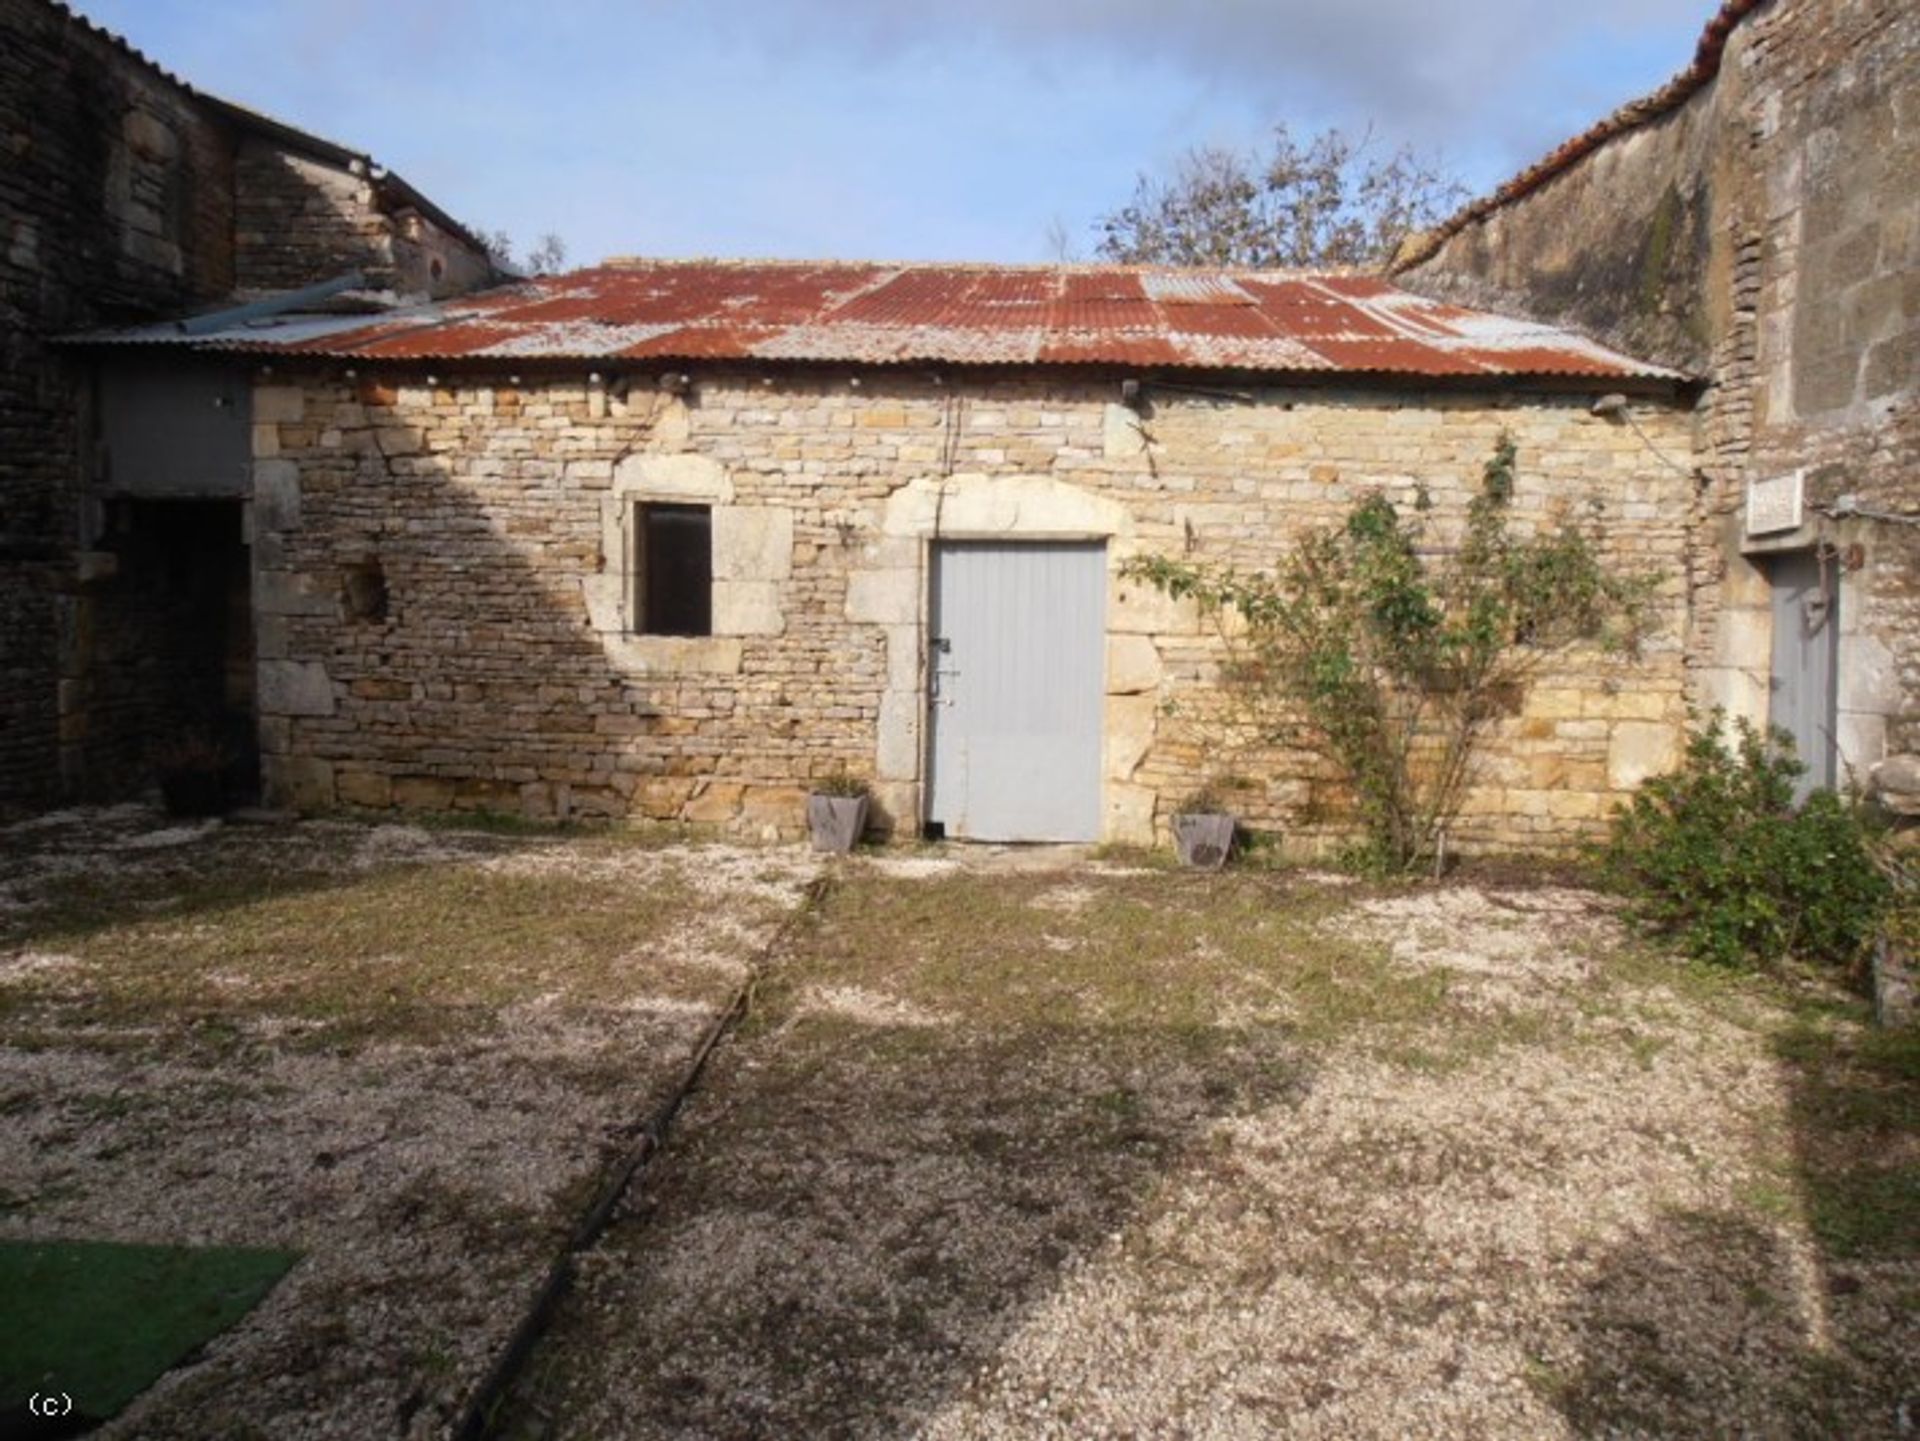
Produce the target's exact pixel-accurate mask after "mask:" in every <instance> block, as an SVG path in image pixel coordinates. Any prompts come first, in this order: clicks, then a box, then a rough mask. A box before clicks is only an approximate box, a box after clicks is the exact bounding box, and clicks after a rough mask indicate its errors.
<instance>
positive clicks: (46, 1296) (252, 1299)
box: [0, 1241, 298, 1419]
mask: <svg viewBox="0 0 1920 1441" xmlns="http://www.w3.org/2000/svg"><path fill="white" fill-rule="evenodd" d="M297 1259H298V1257H297V1256H296V1255H295V1254H294V1253H292V1252H289V1251H255V1250H233V1249H190V1248H186V1247H174V1246H122V1245H109V1244H106V1243H102V1242H88V1241H53V1242H21V1241H13V1242H0V1396H4V1397H6V1398H7V1404H8V1405H14V1404H18V1402H19V1401H23V1400H24V1399H25V1398H26V1397H28V1396H31V1395H32V1394H34V1393H35V1392H65V1393H67V1394H69V1395H71V1396H72V1397H73V1401H74V1406H75V1410H76V1411H77V1412H80V1413H84V1414H85V1415H86V1416H88V1417H96V1418H100V1419H105V1418H107V1417H110V1416H113V1415H114V1414H116V1413H117V1412H118V1411H120V1409H121V1408H122V1407H124V1406H125V1405H126V1404H127V1403H128V1402H129V1401H131V1400H132V1399H133V1398H134V1397H135V1396H137V1395H138V1394H139V1393H140V1392H141V1391H143V1390H145V1389H146V1388H147V1387H148V1386H150V1385H151V1384H152V1383H153V1382H154V1380H155V1379H156V1378H157V1377H158V1376H159V1375H160V1374H161V1373H162V1372H164V1371H166V1370H167V1369H168V1368H170V1367H172V1366H174V1365H177V1364H178V1363H179V1362H180V1361H181V1360H182V1359H183V1358H185V1357H186V1356H188V1355H189V1354H191V1353H192V1352H193V1351H194V1350H196V1349H197V1348H198V1347H200V1346H202V1345H204V1344H205V1343H206V1342H207V1341H208V1340H209V1339H211V1338H212V1337H214V1336H216V1335H218V1334H219V1333H220V1332H222V1331H224V1330H226V1329H227V1328H228V1327H229V1326H231V1325H233V1323H234V1322H236V1321H238V1320H239V1319H240V1318H241V1317H242V1316H244V1315H246V1314H247V1312H248V1311H250V1310H252V1309H253V1308H254V1306H255V1305H257V1304H258V1303H259V1301H260V1300H261V1298H262V1297H264V1296H265V1295H266V1294H267V1292H268V1291H270V1290H271V1289H272V1288H273V1286H274V1284H275V1283H276V1282H277V1281H278V1280H279V1279H280V1278H281V1277H282V1276H283V1275H285V1274H286V1272H287V1270H288V1268H290V1267H291V1266H292V1265H293V1263H294V1262H295V1261H296V1260H297Z"/></svg>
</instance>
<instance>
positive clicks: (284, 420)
mask: <svg viewBox="0 0 1920 1441" xmlns="http://www.w3.org/2000/svg"><path fill="white" fill-rule="evenodd" d="M649 379H650V378H649ZM622 390H623V387H622V385H620V384H615V385H614V386H612V387H603V386H600V385H596V384H590V383H587V382H586V381H585V380H584V379H579V378H576V379H572V380H557V379H556V380H532V379H519V380H516V379H513V378H510V377H507V376H504V375H503V376H462V377H460V378H450V377H442V378H439V379H438V380H437V381H434V382H433V383H426V382H425V379H424V377H420V376H412V377H408V378H405V379H400V380H397V381H391V382H390V381H386V380H368V379H366V378H364V377H363V378H362V379H360V380H357V381H355V380H350V379H347V378H346V377H344V376H342V375H340V374H338V373H333V374H319V373H316V374H313V375H310V376H306V377H301V376H292V377H289V376H286V375H276V376H274V377H271V383H270V384H265V385H263V386H261V387H260V388H257V389H256V391H255V412H254V413H255V421H256V425H255V437H256V439H255V455H256V460H255V494H254V502H253V533H254V540H255V563H256V566H257V567H258V569H257V572H256V577H255V603H256V609H257V613H258V616H259V654H260V676H259V694H260V700H261V710H262V714H263V719H262V748H263V752H264V755H265V761H264V765H265V772H266V775H265V779H266V783H267V787H268V792H269V795H270V796H271V797H273V798H276V799H278V800H281V801H285V802H289V803H293V804H296V805H302V806H310V807H326V806H331V805H349V806H363V807H370V808H376V809H384V808H388V807H397V808H425V809H446V808H490V809H499V810H506V811H523V812H526V813H528V814H532V815H540V816H551V815H556V814H560V815H613V816H623V817H624V816H646V817H652V818H659V819H678V820H687V821H695V822H707V823H714V824H720V825H726V826H731V827H735V828H742V829H747V830H751V831H763V830H770V831H772V832H775V833H788V834H790V833H793V832H795V831H797V829H798V828H799V826H800V825H801V816H802V807H803V800H804V795H805V790H806V787H807V785H808V783H809V782H810V781H812V780H815V779H818V778H820V777H824V776H827V775H830V774H833V773H835V772H837V771H841V770H846V771H849V772H851V773H854V774H857V775H861V776H866V777H869V778H872V779H874V780H875V781H876V782H877V798H878V800H879V802H880V809H881V812H882V814H883V817H884V818H886V819H887V820H889V821H891V822H893V823H895V824H899V825H903V826H908V827H910V826H911V825H913V824H914V823H915V820H916V818H917V816H918V813H919V784H920V779H921V736H920V724H921V715H922V711H923V706H924V702H923V700H922V698H921V697H922V693H923V692H922V685H923V681H922V677H923V673H924V670H923V667H924V658H923V655H922V647H923V618H924V605H925V594H926V579H925V567H926V559H927V546H928V542H929V539H930V537H931V536H932V534H933V533H934V531H935V529H936V527H937V528H938V530H939V533H940V534H942V535H946V536H949V537H955V538H958V537H962V536H970V537H980V536H1012V537H1021V536H1024V537H1028V538H1036V539H1037V538H1043V537H1046V536H1061V537H1064V536H1067V535H1074V536H1088V535H1100V536H1104V537H1106V538H1107V540H1108V551H1109V557H1110V565H1117V564H1118V562H1119V561H1120V560H1121V559H1123V558H1124V557H1126V556H1127V555H1129V554H1135V553H1140V552H1142V551H1147V550H1170V551H1174V552H1177V553H1184V554H1193V555H1196V556H1201V557H1210V558H1215V559H1220V560H1232V561H1234V562H1235V563H1236V564H1240V565H1244V566H1257V565H1261V564H1264V563H1266V562H1267V561H1268V560H1269V559H1270V558H1271V557H1272V556H1273V555H1274V553H1275V551H1276V549H1277V548H1279V547H1281V546H1283V545H1284V544H1286V542H1287V540H1288V539H1289V537H1291V536H1293V535H1295V534H1297V533H1298V531H1299V529H1300V528H1301V527H1303V526H1307V525H1312V524H1317V523H1322V522H1328V521H1332V520H1335V519H1337V518H1339V517H1340V516H1342V515H1344V513H1345V511H1346V509H1347V508H1348V507H1349V506H1350V505H1351V503H1352V502H1353V501H1354V500H1355V499H1356V498H1357V497H1359V496H1360V495H1362V494H1364V493H1366V492H1368V491H1370V490H1373V489H1376V488H1385V489H1386V490H1387V491H1388V492H1389V493H1390V494H1392V495H1393V496H1395V497H1396V498H1397V499H1400V500H1403V501H1411V499H1412V497H1413V494H1414V490H1415V488H1416V486H1419V485H1424V486H1426V487H1427V488H1428V489H1429V491H1430V492H1431V495H1432V497H1433V500H1434V502H1435V506H1436V509H1435V515H1436V516H1437V517H1438V518H1439V520H1440V521H1441V522H1442V523H1457V521H1458V519H1459V517H1460V515H1461V513H1462V511H1463V507H1464V505H1465V502H1466V499H1467V498H1468V497H1469V496H1470V495H1471V494H1472V492H1473V489H1474V487H1476V486H1477V484H1478V480H1479V476H1480V472H1481V467H1482V466H1483V464H1484V462H1485V460H1486V458H1487V456H1488V454H1489V453H1490V451H1491V449H1492V446H1493V444H1494V441H1495V438H1496V437H1497V435H1498V434H1499V432H1500V431H1501V430H1502V429H1503V428H1509V429H1511V430H1512V431H1513V433H1514V435H1515V436H1516V438H1517V440H1518V442H1519V445H1520V470H1521V481H1520V490H1519V507H1520V512H1521V514H1522V515H1523V516H1527V517H1533V518H1543V517H1546V516H1547V515H1549V514H1550V513H1552V512H1553V510H1554V508H1555V507H1556V506H1560V505H1568V504H1571V505H1583V504H1585V503H1586V502H1587V501H1588V500H1589V499H1592V500H1597V501H1599V502H1600V503H1601V504H1602V505H1603V506H1604V511H1603V512H1602V514H1603V516H1604V521H1605V533H1606V536H1607V538H1608V544H1609V546H1610V548H1611V549H1612V551H1613V553H1614V554H1615V555H1616V556H1617V557H1618V558H1619V559H1620V560H1621V561H1622V562H1623V563H1630V564H1633V565H1636V566H1646V567H1652V568H1654V569H1656V570H1657V571H1659V572H1660V573H1661V574H1662V575H1663V577H1664V584H1663V588H1662V592H1661V601H1660V604H1659V615H1658V624H1657V625H1656V627H1655V633H1654V634H1653V635H1652V637H1651V638H1650V640H1649V642H1648V645H1647V647H1646V651H1645V654H1644V656H1643V657H1642V658H1641V659H1640V660H1639V661H1638V662H1637V663H1636V662H1630V661H1628V660H1626V659H1624V658H1617V657H1604V656H1600V655H1597V654H1591V653H1583V654H1577V655H1573V656H1570V657H1568V658H1567V659H1566V660H1565V662H1564V663H1562V664H1558V665H1556V666H1555V668H1554V669H1553V670H1552V671H1551V672H1549V673H1548V674H1547V675H1545V676H1544V677H1543V679H1542V682H1541V684H1540V685H1539V686H1538V687H1537V689H1536V690H1535V692H1534V694H1533V697H1532V701H1531V703H1530V705H1529V706H1528V707H1527V709H1526V711H1525V712H1524V714H1522V715H1520V716H1517V717H1515V718H1513V719H1512V720H1511V721H1509V722H1508V723H1506V724H1505V725H1504V726H1503V727H1502V729H1501V732H1500V734H1499V736H1498V737H1497V738H1496V742H1495V744H1494V747H1493V751H1492V753H1491V754H1490V755H1489V757H1488V762H1487V765H1486V768H1485V771H1484V775H1483V777H1482V780H1483V784H1481V786H1480V787H1479V788H1478V789H1477V790H1476V791H1475V793H1474V795H1473V796H1472V798H1471V799H1470V802H1469V807H1468V809H1469V820H1468V822H1467V825H1466V827H1465V829H1466V832H1467V833H1466V834H1465V835H1463V836H1462V837H1461V838H1460V839H1461V840H1462V841H1463V842H1464V843H1467V844H1480V845H1483V846H1484V845H1514V846H1518V845H1526V846H1532V845H1537V844H1543V843H1545V844H1552V843H1562V842H1565V841H1568V840H1570V839H1572V838H1573V837H1575V836H1578V835H1582V834H1587V833H1590V832H1592V831H1593V830H1594V829H1595V828H1596V827H1597V826H1598V824H1599V821H1600V818H1601V817H1602V815H1603V813H1604V812H1605V810H1606V808H1607V807H1608V806H1609V805H1610V804H1611V803H1612V802H1613V801H1615V800H1617V799H1618V798H1619V797H1620V796H1621V795H1622V794H1623V793H1624V792H1625V791H1626V790H1627V789H1628V788H1629V787H1631V786H1632V785H1633V784H1635V783H1637V781H1638V780H1639V779H1641V778H1642V777H1643V776H1644V775H1646V774H1648V773H1650V772H1651V771H1653V770H1656V769H1658V768H1660V767H1661V766H1663V765H1664V764H1666V763H1668V762H1669V761H1671V760H1672V758H1673V757H1674V755H1675V745H1676V741H1677V737H1678V734H1679V725H1680V723H1681V721H1682V719H1683V702H1682V696H1681V687H1682V666H1681V657H1680V651H1679V637H1680V633H1681V630H1682V628H1683V620H1684V618H1683V607H1684V601H1685V594H1686V586H1685V582H1684V576H1683V574H1682V570H1683V564H1684V538H1685V522H1686V507H1687V501H1688V490H1689V488H1690V482H1689V481H1688V480H1687V478H1686V477H1685V476H1684V475H1676V474H1675V473H1674V471H1673V470H1672V469H1670V468H1669V467H1668V466H1667V465H1666V464H1664V463H1663V462H1662V461H1660V460H1659V459H1658V458H1656V457H1655V456H1654V455H1653V454H1652V453H1651V451H1650V450H1649V449H1648V447H1647V445H1646V443H1645V442H1644V441H1643V440H1642V439H1641V438H1640V436H1639V435H1637V434H1635V433H1634V431H1633V430H1631V429H1630V428H1628V427H1626V426H1623V425H1621V424H1618V423H1617V422H1609V421H1606V420H1603V419H1600V418H1596V417H1594V416H1593V415H1591V414H1590V413H1589V405H1590V403H1591V400H1592V397H1591V396H1590V395H1589V396H1579V395H1566V396H1546V395H1535V396H1519V395H1514V396H1484V395H1482V396H1467V395H1459V394H1452V395H1427V394H1399V395H1396V394H1392V393H1386V392H1376V391H1361V390H1314V389H1297V390H1283V389H1273V390H1266V391H1262V392H1260V393H1259V394H1258V395H1257V396H1256V397H1253V400H1252V403H1241V402H1239V401H1237V400H1234V399H1231V398H1209V397H1206V396H1196V395H1188V394H1176V393H1174V392H1171V391H1166V392H1160V393H1157V394H1156V395H1155V399H1154V405H1153V408H1152V411H1151V413H1150V415H1149V417H1148V418H1147V419H1146V420H1145V422H1144V424H1141V423H1139V422H1137V421H1136V418H1135V417H1134V416H1133V414H1132V413H1131V412H1129V411H1126V410H1123V409H1121V408H1120V407H1119V406H1118V405H1115V404H1112V403H1111V402H1112V401H1113V399H1114V398H1115V396H1116V393H1117V386H1116V385H1115V384H1113V383H1111V382H1108V383H1096V382H1092V381H1088V382H1077V381H1070V380H1057V379H1042V378H1030V379H1023V380H992V381H984V380H983V381H973V380H965V381H960V382H954V383H950V384H947V385H939V384H935V383H933V382H932V381H931V380H928V379H922V378H914V377H895V376H888V375H872V374H869V375H866V376H863V377H859V378H858V383H857V384H856V383H854V382H853V378H850V377H846V376H841V377H838V378H825V377H820V378H813V377H807V376H792V375H779V376H776V375H758V374H753V373H713V374H702V375H701V376H699V377H698V378H697V380H696V384H695V387H694V390H693V393H692V395H691V396H690V397H689V399H688V400H685V401H683V400H681V399H679V398H677V397H673V396H668V395H665V394H663V393H662V392H661V391H659V390H657V389H655V388H653V387H652V386H651V385H650V384H643V383H642V382H641V381H640V380H639V379H638V378H636V379H635V381H634V382H633V384H632V387H631V389H628V390H626V391H625V393H624V394H623V393H622ZM1636 416H1637V418H1638V420H1639V422H1640V425H1641V426H1642V428H1643V429H1644V430H1645V431H1646V432H1647V434H1648V435H1649V436H1651V437H1652V438H1653V440H1654V441H1655V442H1656V443H1657V444H1658V445H1659V446H1660V447H1661V448H1662V449H1664V450H1666V451H1667V452H1668V453H1669V454H1670V455H1679V456H1683V457H1684V456H1685V455H1686V454H1687V453H1688V444H1689V428H1690V422H1689V419H1688V417H1687V415H1686V413H1685V410H1684V408H1682V407H1678V406H1676V405H1674V404H1673V403H1671V402H1667V401H1653V400H1649V401H1644V402H1636ZM645 499H655V500H699V501H703V502H705V503H708V504H710V505H712V506H713V507H714V508H715V509H714V545H715V555H714V575H715V594H714V620H715V632H716V634H715V635H713V636H712V637H707V638H699V639H669V638H665V637H649V636H635V635H632V634H631V633H630V628H629V625H628V617H627V615H626V613H625V610H624V595H625V590H626V577H625V575H624V571H625V569H626V561H625V559H624V557H626V556H627V555H628V554H630V551H631V537H630V536H629V535H628V533H627V531H626V529H625V527H626V526H627V525H628V522H629V518H630V515H631V511H632V507H633V505H634V503H635V502H636V501H639V500H645ZM375 576H377V578H378V585H377V587H373V588H374V589H383V590H384V598H385V606H384V610H381V609H380V608H378V607H370V606H368V605H367V604H365V596H366V594H367V593H368V592H369V589H370V587H369V584H368V578H369V577H375ZM356 596H358V597H359V599H357V600H356V599H355V597H356ZM1222 653H1223V652H1222V646H1221V641H1220V639H1219V637H1218V636H1217V635H1216V634H1214V632H1213V631H1212V630H1211V629H1210V627H1209V625H1208V624H1207V623H1205V622H1203V621H1202V620H1201V618H1200V617H1198V616H1197V615H1195V614H1194V613H1193V611H1192V610H1191V608H1189V607H1185V606H1176V605H1173V604H1171V603H1169V602H1168V601H1166V600H1165V599H1163V598H1162V597H1160V596H1159V595H1157V594H1156V593H1153V592H1151V591H1149V590H1145V589H1143V588H1141V587H1140V586H1138V585H1135V584H1133V583H1130V582H1125V581H1122V580H1121V579H1119V578H1118V577H1117V575H1114V574H1111V573H1110V577H1109V615H1108V658H1107V659H1108V664H1107V690H1108V693H1109V694H1108V699H1107V725H1106V732H1107V734H1106V741H1105V752H1104V762H1103V764H1104V771H1105V777H1106V779H1105V788H1104V800H1105V806H1106V815H1107V821H1106V834H1107V836H1108V838H1109V839H1112V840H1116V841H1145V840H1150V839H1152V838H1153V836H1154V835H1155V834H1156V828H1163V827H1164V823H1165V818H1166V816H1167V814H1168V813H1169V808H1170V806H1171V804H1172V803H1173V802H1174V801H1175V800H1177V799H1178V798H1179V797H1180V796H1182V795H1184V794H1185V793H1186V792H1188V791H1190V790H1192V789H1193V788H1194V787H1195V785H1197V784H1198V782H1199V781H1200V780H1202V779H1205V778H1206V774H1205V773H1204V771H1203V767H1212V768H1213V769H1216V770H1217V769H1219V768H1220V766H1221V764H1222V755H1223V744H1222V737H1221V734H1220V733H1217V732H1214V731H1212V730H1211V729H1209V728H1208V727H1207V726H1206V725H1204V724H1202V723H1201V722H1200V719H1199V718H1200V717H1201V716H1203V715H1204V714H1205V712H1206V711H1207V708H1208V706H1209V705H1210V704H1212V701H1213V699H1214V693H1213V692H1212V691H1211V689H1210V687H1209V682H1210V680H1211V679H1212V678H1213V676H1214V675H1215V672H1216V668H1217V666H1218V664H1219V661H1220V659H1221V656H1222ZM1231 768H1232V770H1233V772H1234V773H1235V774H1237V775H1241V776H1245V777H1248V778H1250V779H1252V780H1253V781H1254V783H1255V784H1254V786H1253V788H1252V789H1251V790H1249V791H1247V792H1244V793H1243V794H1242V795H1241V796H1240V798H1239V799H1240V803H1241V805H1242V807H1243V809H1244V810H1245V812H1246V814H1247V817H1248V819H1249V820H1250V821H1251V822H1252V823H1253V824H1255V825H1259V826H1263V827H1267V828H1273V829H1279V830H1284V831H1286V832H1287V833H1288V835H1289V836H1290V838H1292V839H1293V840H1295V841H1297V842H1301V843H1305V844H1314V843H1319V842H1322V841H1325V840H1328V839H1332V838H1334V837H1337V836H1340V835H1343V834H1345V833H1346V827H1345V826H1344V825H1343V823H1342V821H1341V819H1340V817H1341V814H1342V806H1341V797H1340V796H1339V794H1338V787H1337V786H1336V785H1334V784H1333V783H1332V781H1331V780H1330V779H1329V778H1328V777H1326V776H1324V775H1320V774H1316V772H1315V769H1314V767H1313V766H1312V764H1311V763H1310V762H1309V761H1307V760H1306V758H1304V757H1301V756H1297V755H1276V754H1272V753H1260V752H1246V753H1238V754H1234V755H1232V757H1231Z"/></svg>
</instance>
